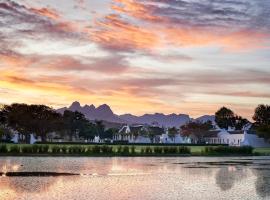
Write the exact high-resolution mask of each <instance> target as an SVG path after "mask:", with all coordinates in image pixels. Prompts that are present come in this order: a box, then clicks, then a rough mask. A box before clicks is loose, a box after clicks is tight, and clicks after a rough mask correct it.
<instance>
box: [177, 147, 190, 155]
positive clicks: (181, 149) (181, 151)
mask: <svg viewBox="0 0 270 200" xmlns="http://www.w3.org/2000/svg"><path fill="white" fill-rule="evenodd" d="M177 151H178V153H179V154H190V153H191V150H190V148H188V147H184V146H181V147H178V150H177Z"/></svg>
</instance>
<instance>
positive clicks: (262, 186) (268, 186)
mask: <svg viewBox="0 0 270 200" xmlns="http://www.w3.org/2000/svg"><path fill="white" fill-rule="evenodd" d="M253 172H254V174H255V175H256V176H257V180H256V182H255V184H256V192H257V194H258V195H260V196H261V197H263V198H266V197H270V168H269V169H254V170H253Z"/></svg>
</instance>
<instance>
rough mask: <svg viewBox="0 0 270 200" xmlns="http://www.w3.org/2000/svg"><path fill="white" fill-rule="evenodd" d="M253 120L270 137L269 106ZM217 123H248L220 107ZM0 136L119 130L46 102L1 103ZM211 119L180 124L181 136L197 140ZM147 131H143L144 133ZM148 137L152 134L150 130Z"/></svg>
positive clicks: (100, 133) (107, 135)
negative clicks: (63, 110)
mask: <svg viewBox="0 0 270 200" xmlns="http://www.w3.org/2000/svg"><path fill="white" fill-rule="evenodd" d="M253 120H254V123H252V129H253V130H255V131H256V133H257V134H258V135H259V136H260V137H263V138H265V139H267V140H270V106H269V105H258V107H257V108H256V109H255V112H254V116H253ZM215 121H216V124H217V125H218V126H219V127H220V128H224V129H228V128H229V127H234V128H235V129H236V130H242V129H243V127H244V126H245V125H247V124H249V123H250V122H249V121H248V120H247V119H245V118H243V117H241V116H239V115H237V114H235V113H234V112H233V111H232V110H231V109H229V108H226V107H222V108H220V109H219V110H218V111H217V112H216V113H215ZM0 125H1V126H0V137H1V136H2V135H4V134H6V135H11V134H9V131H10V129H11V130H15V131H17V132H18V134H19V138H21V140H22V142H29V141H30V134H32V133H34V134H35V135H36V136H39V137H40V138H41V139H42V141H43V142H46V140H47V139H48V136H49V134H51V133H53V132H54V133H57V135H60V136H61V137H68V138H69V140H70V141H71V140H72V138H73V137H76V138H78V137H79V138H84V139H87V140H88V139H93V138H94V137H95V136H100V138H101V139H104V138H112V136H113V134H114V133H116V132H117V131H118V130H117V129H114V128H111V129H107V130H106V129H105V126H104V124H103V122H102V121H94V122H92V121H89V120H88V119H87V118H86V117H85V116H84V115H83V114H82V113H80V112H78V111H75V112H72V111H69V110H66V111H65V112H64V113H63V114H60V113H58V112H56V111H55V110H54V109H53V108H51V107H48V106H46V105H27V104H18V103H15V104H12V105H3V106H2V107H1V108H0ZM213 128H214V127H213V125H212V123H211V122H206V123H201V122H194V121H191V122H189V123H187V124H185V125H183V126H181V127H180V129H181V132H182V135H183V136H190V135H191V134H193V135H195V136H196V137H197V138H198V139H199V140H203V137H205V134H207V131H209V130H211V129H213ZM177 132H178V130H177V128H175V127H173V128H170V129H169V136H171V137H173V136H174V135H175V134H177ZM145 134H146V133H145ZM146 135H149V137H150V138H153V137H154V135H153V134H152V133H151V132H150V133H147V134H146Z"/></svg>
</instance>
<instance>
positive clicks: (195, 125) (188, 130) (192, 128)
mask: <svg viewBox="0 0 270 200" xmlns="http://www.w3.org/2000/svg"><path fill="white" fill-rule="evenodd" d="M212 128H213V126H212V123H211V122H210V121H209V122H206V123H201V122H189V123H188V124H185V125H183V126H181V132H182V135H183V136H190V135H194V136H195V137H196V138H197V139H198V140H199V141H203V138H204V136H205V134H206V133H207V131H209V130H210V129H212Z"/></svg>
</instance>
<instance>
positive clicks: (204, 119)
mask: <svg viewBox="0 0 270 200" xmlns="http://www.w3.org/2000/svg"><path fill="white" fill-rule="evenodd" d="M195 121H199V122H202V123H205V122H207V121H211V122H214V121H215V116H214V115H203V116H201V117H198V118H196V119H195Z"/></svg>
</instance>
